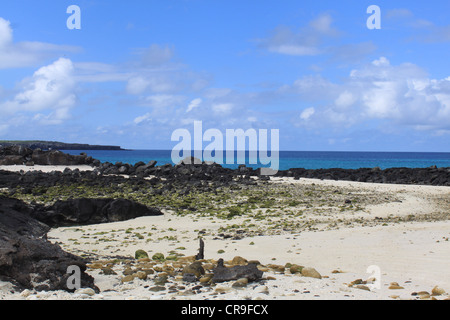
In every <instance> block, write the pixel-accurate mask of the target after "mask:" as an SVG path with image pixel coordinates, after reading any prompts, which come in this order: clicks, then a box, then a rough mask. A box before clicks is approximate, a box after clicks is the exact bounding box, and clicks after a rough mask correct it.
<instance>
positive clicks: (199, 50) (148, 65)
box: [0, 0, 450, 152]
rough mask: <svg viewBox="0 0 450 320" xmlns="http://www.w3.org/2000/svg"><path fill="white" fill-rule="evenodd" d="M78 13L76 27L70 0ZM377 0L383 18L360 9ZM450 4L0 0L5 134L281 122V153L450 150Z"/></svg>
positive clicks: (108, 140) (152, 141)
mask: <svg viewBox="0 0 450 320" xmlns="http://www.w3.org/2000/svg"><path fill="white" fill-rule="evenodd" d="M70 5H78V6H79V7H80V9H81V30H69V29H68V28H67V26H66V21H67V19H68V18H69V16H70V14H68V13H67V12H66V10H67V8H68V6H70ZM370 5H378V6H379V7H380V9H381V29H379V30H369V29H368V28H367V26H366V21H367V19H368V18H369V16H370V14H368V13H367V12H366V10H367V8H368V7H369V6H370ZM449 11H450V4H449V2H448V1H437V0H433V1H432V2H423V1H420V2H419V1H378V0H375V1H361V0H342V1H322V0H320V1H308V2H306V1H298V0H295V1H289V0H284V1H268V0H267V1H254V0H247V1H234V0H231V1H230V0H228V1H222V0H218V1H206V0H177V1H175V0H173V1H140V0H132V1H106V0H96V1H92V0H90V1H81V0H71V1H54V0H52V1H49V0H46V1H28V0H18V1H8V2H6V1H3V2H2V3H1V4H0V139H14V140H18V139H24V140H25V139H26V140H29V139H39V140H57V141H64V142H81V143H91V144H113V145H121V146H122V147H125V148H136V149H171V148H172V147H173V146H174V145H175V144H176V143H175V142H172V141H171V134H172V132H173V131H174V130H176V129H179V128H186V129H189V130H193V123H194V121H196V120H200V121H203V128H204V130H206V129H208V128H217V129H219V130H222V131H223V132H225V130H226V129H239V128H241V129H244V130H246V129H249V128H255V129H279V130H280V149H281V150H310V151H315V150H326V151H328V150H330V151H436V152H439V151H441V152H450V145H449V143H448V141H449V138H450V68H449V63H448V54H449V52H450V50H449V49H450V21H449V19H448V12H449Z"/></svg>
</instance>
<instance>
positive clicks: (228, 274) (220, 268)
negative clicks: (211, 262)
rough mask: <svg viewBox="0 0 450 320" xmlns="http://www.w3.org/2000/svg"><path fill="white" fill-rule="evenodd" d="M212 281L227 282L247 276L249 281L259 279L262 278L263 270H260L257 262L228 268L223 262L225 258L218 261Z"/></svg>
mask: <svg viewBox="0 0 450 320" xmlns="http://www.w3.org/2000/svg"><path fill="white" fill-rule="evenodd" d="M213 273H214V276H213V277H212V279H211V280H212V282H215V283H218V282H226V281H231V280H238V279H241V278H247V279H248V281H257V280H260V279H261V278H262V275H263V271H261V270H259V269H258V267H257V264H256V263H249V264H247V265H243V266H234V267H230V268H227V267H225V266H224V264H223V259H219V261H217V267H216V268H214V270H213Z"/></svg>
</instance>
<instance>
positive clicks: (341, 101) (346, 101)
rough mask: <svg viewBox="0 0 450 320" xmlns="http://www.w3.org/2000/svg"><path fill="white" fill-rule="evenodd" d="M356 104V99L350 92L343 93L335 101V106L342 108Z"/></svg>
mask: <svg viewBox="0 0 450 320" xmlns="http://www.w3.org/2000/svg"><path fill="white" fill-rule="evenodd" d="M355 102H356V97H355V96H354V95H353V94H352V93H351V92H349V91H344V92H342V93H341V94H340V95H339V97H338V98H337V99H336V100H335V101H334V104H335V105H336V106H337V107H340V108H347V107H349V106H351V105H352V104H354V103H355Z"/></svg>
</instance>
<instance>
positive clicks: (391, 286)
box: [388, 282, 405, 290]
mask: <svg viewBox="0 0 450 320" xmlns="http://www.w3.org/2000/svg"><path fill="white" fill-rule="evenodd" d="M388 289H391V290H401V289H405V288H403V287H402V286H400V285H399V284H398V283H397V282H392V283H391V285H390V286H389V288H388Z"/></svg>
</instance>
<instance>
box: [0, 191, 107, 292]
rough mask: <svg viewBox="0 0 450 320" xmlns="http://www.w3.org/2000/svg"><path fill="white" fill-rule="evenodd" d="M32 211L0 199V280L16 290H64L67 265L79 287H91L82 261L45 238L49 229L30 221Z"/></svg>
mask: <svg viewBox="0 0 450 320" xmlns="http://www.w3.org/2000/svg"><path fill="white" fill-rule="evenodd" d="M32 211H33V208H31V207H29V206H28V205H26V204H24V203H23V202H21V201H19V200H16V199H9V198H5V197H0V278H1V279H2V280H6V281H11V282H12V283H14V284H15V285H17V286H18V287H20V288H27V289H35V290H37V291H43V290H45V291H50V290H66V291H73V290H70V289H69V288H68V287H67V280H68V278H69V277H70V275H71V274H69V273H68V272H67V271H68V267H69V266H78V267H79V268H80V271H81V274H80V275H81V279H80V280H81V287H83V288H87V287H90V288H93V289H94V290H95V291H96V292H99V290H98V288H97V287H96V286H95V284H94V278H92V277H91V276H89V275H88V274H87V273H85V271H86V261H85V260H84V259H82V258H80V257H77V256H75V255H72V254H70V253H67V252H65V251H64V250H62V249H61V247H59V246H58V245H56V244H52V243H50V242H49V241H47V239H46V233H47V232H48V230H49V229H50V228H49V226H47V225H45V224H43V223H42V222H39V221H37V220H35V219H33V218H32V217H31V216H30V214H31V212H32Z"/></svg>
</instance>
